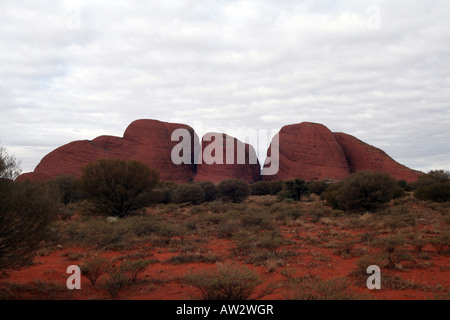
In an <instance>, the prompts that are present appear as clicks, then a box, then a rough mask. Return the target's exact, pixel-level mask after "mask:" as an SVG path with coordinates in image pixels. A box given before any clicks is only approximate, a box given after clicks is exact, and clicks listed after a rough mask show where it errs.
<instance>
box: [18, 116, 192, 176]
mask: <svg viewBox="0 0 450 320" xmlns="http://www.w3.org/2000/svg"><path fill="white" fill-rule="evenodd" d="M180 128H182V129H186V130H188V131H189V132H190V133H191V138H192V141H191V143H192V146H194V144H195V143H197V144H198V140H197V141H195V137H196V136H195V135H194V130H193V129H192V128H191V127H189V126H187V125H184V124H175V123H167V122H161V121H157V120H137V121H134V122H133V123H131V124H130V125H129V126H128V128H127V129H126V131H125V133H124V136H123V138H118V137H113V136H100V137H98V138H96V139H94V140H92V141H88V140H83V141H74V142H71V143H68V144H66V145H64V146H62V147H59V148H57V149H56V150H54V151H52V152H50V153H49V154H47V155H46V156H45V157H44V158H43V159H42V160H41V162H40V163H39V164H38V165H37V167H36V169H35V170H34V173H32V174H30V173H28V174H24V175H21V176H20V177H19V178H18V179H19V180H23V179H28V180H36V179H39V180H48V179H52V178H55V177H57V176H59V175H63V174H64V175H72V176H76V177H79V176H80V175H81V173H82V170H83V168H84V167H85V166H86V165H87V164H88V163H90V162H95V161H97V160H99V159H102V158H116V159H125V160H136V161H140V162H142V163H144V164H147V165H148V166H150V167H152V168H154V169H157V170H158V171H159V174H160V179H161V180H170V181H175V182H186V181H190V180H192V179H193V177H194V169H195V165H194V161H193V160H194V154H192V161H191V164H180V165H175V164H174V163H173V162H172V160H171V152H172V148H173V147H174V146H175V145H177V144H178V142H177V141H171V135H172V132H173V131H174V130H176V129H180Z"/></svg>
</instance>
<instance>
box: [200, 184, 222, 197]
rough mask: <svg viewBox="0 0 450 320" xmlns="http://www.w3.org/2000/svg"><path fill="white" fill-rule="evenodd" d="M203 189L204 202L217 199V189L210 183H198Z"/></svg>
mask: <svg viewBox="0 0 450 320" xmlns="http://www.w3.org/2000/svg"><path fill="white" fill-rule="evenodd" d="M198 185H200V187H201V188H202V189H203V194H204V195H205V198H204V201H214V200H216V198H217V194H218V192H217V188H216V185H215V184H214V183H212V182H211V181H201V182H199V183H198Z"/></svg>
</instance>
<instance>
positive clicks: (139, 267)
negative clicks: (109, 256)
mask: <svg viewBox="0 0 450 320" xmlns="http://www.w3.org/2000/svg"><path fill="white" fill-rule="evenodd" d="M149 264H150V260H134V261H130V260H127V261H124V262H123V263H122V264H121V265H120V270H121V271H122V272H123V274H125V275H126V276H127V277H128V279H129V280H130V281H131V282H136V280H137V277H138V275H139V274H140V273H142V272H144V271H145V269H147V267H148V265H149Z"/></svg>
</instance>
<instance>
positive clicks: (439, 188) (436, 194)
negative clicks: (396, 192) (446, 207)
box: [414, 183, 450, 203]
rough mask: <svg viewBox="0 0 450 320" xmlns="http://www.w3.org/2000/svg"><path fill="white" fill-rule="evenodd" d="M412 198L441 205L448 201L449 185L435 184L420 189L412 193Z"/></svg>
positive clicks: (449, 195)
mask: <svg viewBox="0 0 450 320" xmlns="http://www.w3.org/2000/svg"><path fill="white" fill-rule="evenodd" d="M414 197H416V198H417V199H420V200H429V201H433V202H441V203H443V202H447V201H450V183H435V184H431V185H428V186H423V187H420V188H418V189H416V191H414Z"/></svg>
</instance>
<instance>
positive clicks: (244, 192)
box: [217, 179, 252, 203]
mask: <svg viewBox="0 0 450 320" xmlns="http://www.w3.org/2000/svg"><path fill="white" fill-rule="evenodd" d="M217 190H218V191H219V194H220V197H221V198H222V199H223V200H224V201H231V202H234V203H239V202H242V201H244V200H245V199H246V198H247V197H248V196H249V195H250V194H251V192H252V190H251V187H250V185H249V184H248V183H247V182H245V181H243V180H238V179H228V180H223V181H222V182H220V183H219V185H218V186H217Z"/></svg>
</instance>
